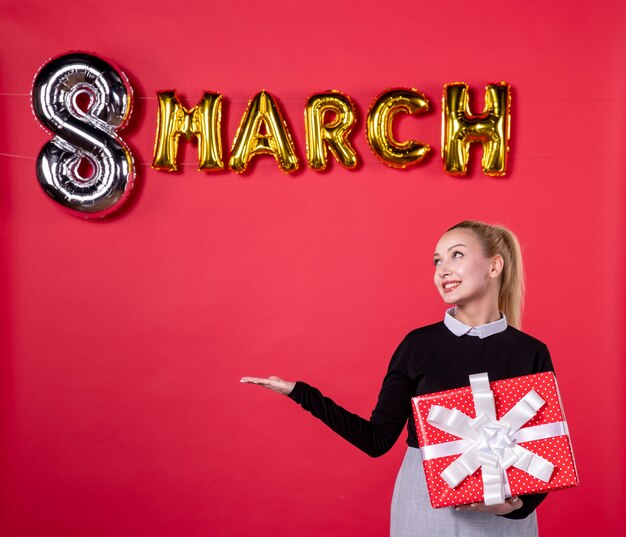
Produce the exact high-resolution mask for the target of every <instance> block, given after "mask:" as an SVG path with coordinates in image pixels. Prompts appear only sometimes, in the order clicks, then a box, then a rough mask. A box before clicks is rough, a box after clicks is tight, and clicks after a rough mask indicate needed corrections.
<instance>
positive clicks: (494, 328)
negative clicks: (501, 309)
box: [443, 308, 508, 339]
mask: <svg viewBox="0 0 626 537" xmlns="http://www.w3.org/2000/svg"><path fill="white" fill-rule="evenodd" d="M455 312H456V308H450V309H448V310H446V314H445V316H444V318H443V323H444V324H445V325H446V327H447V328H448V330H450V332H452V333H453V334H454V335H455V336H459V337H460V336H464V335H466V334H467V335H468V336H478V337H479V338H480V339H484V338H486V337H489V336H493V335H494V334H498V333H500V332H504V331H505V330H506V328H507V326H508V324H507V322H506V315H504V313H502V314H501V315H502V317H500V318H499V319H498V320H497V321H493V322H492V323H487V324H481V325H480V326H468V325H466V324H465V323H462V322H461V321H459V320H458V319H457V318H456V317H454V314H455Z"/></svg>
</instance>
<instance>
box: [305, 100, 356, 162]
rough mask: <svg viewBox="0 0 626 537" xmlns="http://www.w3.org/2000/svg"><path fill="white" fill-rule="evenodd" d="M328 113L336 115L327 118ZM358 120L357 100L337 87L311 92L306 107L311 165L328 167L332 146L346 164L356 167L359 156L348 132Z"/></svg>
mask: <svg viewBox="0 0 626 537" xmlns="http://www.w3.org/2000/svg"><path fill="white" fill-rule="evenodd" d="M328 114H331V115H333V116H334V117H332V118H331V120H330V121H327V115H328ZM355 123H356V115H355V112H354V104H353V103H352V101H351V100H350V97H347V96H346V95H343V94H342V93H340V92H339V91H336V90H332V91H328V92H325V93H317V94H315V95H311V97H309V100H308V101H307V103H306V107H305V109H304V125H305V130H306V158H307V162H308V164H309V167H310V168H311V169H313V170H325V169H326V166H327V165H328V153H327V151H326V149H327V148H328V149H330V151H331V153H332V154H333V155H334V156H335V158H336V159H337V160H338V161H339V163H340V164H341V165H342V166H343V167H344V168H348V169H352V168H354V167H355V166H356V165H357V156H356V151H355V150H354V148H353V147H352V146H351V145H350V142H349V140H348V136H349V135H350V132H351V131H352V127H354V125H355Z"/></svg>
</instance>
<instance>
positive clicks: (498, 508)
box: [455, 496, 524, 515]
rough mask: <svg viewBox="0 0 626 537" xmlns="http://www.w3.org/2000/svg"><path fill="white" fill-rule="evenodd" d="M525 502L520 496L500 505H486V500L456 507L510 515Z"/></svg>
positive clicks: (460, 509)
mask: <svg viewBox="0 0 626 537" xmlns="http://www.w3.org/2000/svg"><path fill="white" fill-rule="evenodd" d="M522 505H524V502H523V501H522V500H521V498H519V497H518V496H512V497H511V498H507V499H506V500H505V502H504V503H499V504H498V505H489V506H487V505H485V502H480V503H472V504H470V505H459V506H458V507H455V509H458V510H459V511H482V512H483V513H491V514H492V515H508V514H509V513H511V512H513V511H517V510H518V509H519V508H520V507H521V506H522Z"/></svg>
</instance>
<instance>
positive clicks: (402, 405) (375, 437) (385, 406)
mask: <svg viewBox="0 0 626 537" xmlns="http://www.w3.org/2000/svg"><path fill="white" fill-rule="evenodd" d="M407 354H408V345H407V343H406V338H405V340H403V342H402V343H400V345H399V346H398V348H397V349H396V352H395V353H394V354H393V357H392V358H391V363H390V364H389V368H388V370H387V374H386V375H385V378H384V380H383V384H382V387H381V390H380V393H379V396H378V402H377V404H376V407H375V408H374V410H373V412H372V415H371V417H370V419H369V420H366V419H364V418H362V417H360V416H358V415H357V414H353V413H352V412H349V411H347V410H346V409H345V408H343V407H341V406H340V405H338V404H337V403H335V402H334V401H333V400H332V399H330V398H328V397H325V396H324V395H323V394H322V393H321V392H320V391H319V390H318V389H317V388H314V387H313V386H310V385H308V384H306V383H305V382H301V381H298V382H289V381H285V380H282V379H280V378H279V377H269V378H266V379H264V378H257V377H244V378H242V379H241V382H245V383H255V384H259V385H261V386H264V387H266V388H269V389H271V390H273V391H276V392H278V393H281V394H283V395H288V396H289V397H290V398H291V399H293V400H294V401H295V402H296V403H298V404H300V405H301V406H302V408H304V409H305V410H308V411H309V412H310V413H311V414H313V416H315V417H316V418H318V419H320V420H321V421H322V422H324V423H325V424H326V425H327V426H328V427H330V428H331V429H332V430H333V431H335V432H336V433H337V434H339V435H340V436H342V437H343V438H345V439H346V440H347V441H348V442H350V443H351V444H353V445H354V446H356V447H357V448H359V449H360V450H361V451H363V452H365V453H367V454H368V455H369V456H371V457H378V456H380V455H383V454H384V453H386V452H387V451H389V449H391V447H392V446H393V444H394V443H395V441H396V440H397V439H398V436H400V434H401V432H402V429H403V428H404V425H405V423H406V420H407V418H408V416H409V414H410V411H411V397H412V396H413V395H414V391H415V387H414V383H413V381H412V380H411V379H410V378H409V377H408V375H407V370H406V360H407Z"/></svg>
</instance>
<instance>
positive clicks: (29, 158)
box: [0, 151, 626, 179]
mask: <svg viewBox="0 0 626 537" xmlns="http://www.w3.org/2000/svg"><path fill="white" fill-rule="evenodd" d="M623 155H626V151H619V152H616V153H576V154H564V155H524V156H518V157H515V160H533V159H546V158H572V157H583V158H587V157H617V156H623ZM0 157H9V158H17V159H22V160H37V159H36V158H35V157H28V156H26V155H16V154H14V153H0ZM268 162H269V161H268ZM362 162H363V164H364V165H369V164H381V162H380V161H379V160H376V159H372V160H363V161H362ZM135 166H152V163H151V162H135ZM177 166H195V167H197V166H198V163H197V162H179V163H178V164H177ZM415 169H416V170H417V169H418V167H416V168H415ZM409 171H410V170H409ZM504 179H506V177H504Z"/></svg>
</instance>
